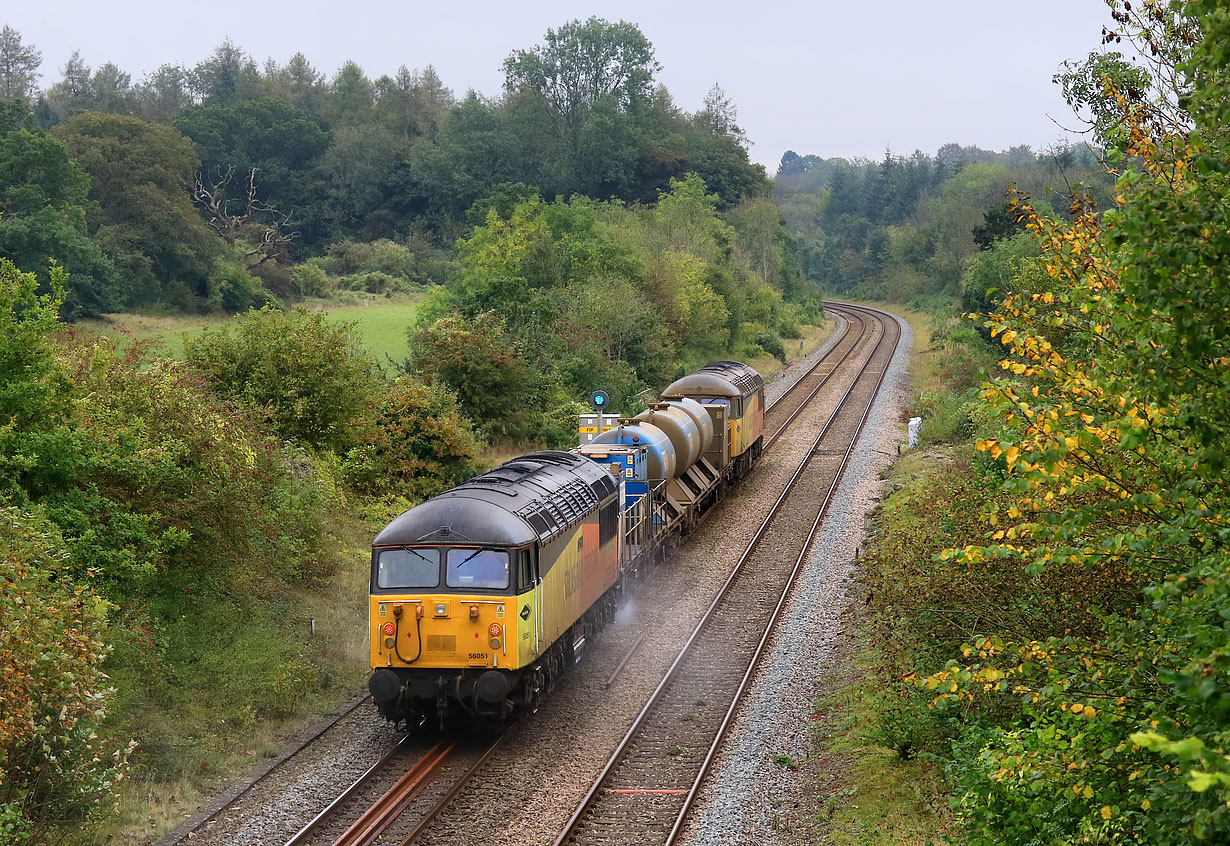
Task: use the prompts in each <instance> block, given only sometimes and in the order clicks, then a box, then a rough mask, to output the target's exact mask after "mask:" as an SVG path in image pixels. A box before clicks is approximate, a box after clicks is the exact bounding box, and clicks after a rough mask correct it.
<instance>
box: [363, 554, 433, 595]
mask: <svg viewBox="0 0 1230 846" xmlns="http://www.w3.org/2000/svg"><path fill="white" fill-rule="evenodd" d="M438 584H440V550H438V549H382V550H380V556H379V558H377V559H376V586H377V587H380V588H433V587H435V586H436V585H438Z"/></svg>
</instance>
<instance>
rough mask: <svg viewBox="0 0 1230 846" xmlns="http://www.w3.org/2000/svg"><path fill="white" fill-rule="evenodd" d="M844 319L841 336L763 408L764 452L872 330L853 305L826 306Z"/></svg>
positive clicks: (865, 313) (866, 313)
mask: <svg viewBox="0 0 1230 846" xmlns="http://www.w3.org/2000/svg"><path fill="white" fill-rule="evenodd" d="M829 311H832V312H834V313H836V314H839V315H841V317H842V318H843V319H844V320H845V323H846V325H845V328H844V330H843V331H842V334H841V336H840V337H839V338H838V339H837V340H836V341H835V342H834V343H833V345H832V346H830V347H829V349H828V351H827V352H826V353H825V354H824V355H823V356H821V357H820V360H819V361H817V362H816V363H815V364H814V365H812V366H811V367H810V368H808V370H807V371H806V372H805V373H803V374H801V375H800V376H799V377H798V378H797V379H796V380H795V381H794V382H793V384H791V385H790V387H789V388H787V389H786V390H785V391H784V392H783V393H782V394H781V395H780V396H779V397H778V398H777V399H775V400H774V401H773V402H771V403H769V405H768V407H767V408H766V409H765V418H764V430H765V443H764V449H765V450H766V451H767V450H768V449H769V447H770V446H771V445H772V444H773V442H774V441H776V440H777V438H778V437H779V436H780V435H782V434H783V433H785V431H786V429H787V428H788V427H789V426H790V424H791V423H793V422H794V421H795V419H796V418H797V417H798V416H799V414H801V413H802V411H803V409H804V408H806V407H807V404H808V403H810V402H811V401H812V400H813V399H815V397H816V395H817V394H818V393H819V392H820V389H821V388H823V387H824V386H825V385H826V384H828V382H829V380H830V379H832V378H833V375H834V374H835V373H837V372H838V369H839V368H840V367H841V365H842V364H844V363H845V362H846V361H847V360H848V359H849V358H850V356H851V355H852V354H853V353H854V351H855V350H856V349H858V347H859V345H860V344H861V343H862V341H863V340H864V338H866V337H867V335H868V333H870V332H871V331H872V329H871V327H872V324H873V322H874V321H873V320H872V318H871V317H870V316H869V315H870V314H871V312H870V311H869V310H867V309H863V308H859V307H857V306H844V307H840V308H830V309H829Z"/></svg>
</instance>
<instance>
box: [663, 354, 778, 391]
mask: <svg viewBox="0 0 1230 846" xmlns="http://www.w3.org/2000/svg"><path fill="white" fill-rule="evenodd" d="M762 390H764V379H763V378H762V377H761V375H760V374H759V373H757V372H756V370H755V368H752V367H749V366H747V365H746V364H743V363H742V362H739V361H715V362H713V363H712V364H706V365H705V366H704V367H702V368H700V369H699V370H697V371H695V372H693V373H689V374H688V375H687V376H684V377H683V378H681V379H676V380H675V381H674V382H672V383H671V384H670V385H668V386H667V387H666V390H665V391H664V392H663V394H662V397H663V399H676V398H678V397H684V396H699V397H708V396H733V395H734V394H738V395H739V396H742V397H744V398H747V397H750V396H752V395H754V394H758V393H760V392H761V391H762Z"/></svg>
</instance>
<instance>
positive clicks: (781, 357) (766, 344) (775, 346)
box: [752, 330, 786, 364]
mask: <svg viewBox="0 0 1230 846" xmlns="http://www.w3.org/2000/svg"><path fill="white" fill-rule="evenodd" d="M752 341H753V343H755V344H756V346H758V347H760V348H761V349H762V350H764V351H765V352H767V353H768V354H769V355H771V356H773V357H774V358H775V359H777V360H778V361H780V362H781V363H782V364H785V363H786V347H785V346H784V345H783V344H782V339H781V338H779V337H777V336H776V335H774V334H773V333H772V332H769V331H768V330H765V331H761V332H757V333H756V337H755V338H753V339H752Z"/></svg>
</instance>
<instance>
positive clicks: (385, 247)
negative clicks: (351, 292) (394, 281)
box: [318, 238, 415, 281]
mask: <svg viewBox="0 0 1230 846" xmlns="http://www.w3.org/2000/svg"><path fill="white" fill-rule="evenodd" d="M318 261H319V263H320V264H321V266H322V267H323V268H324V270H325V271H326V272H328V273H331V274H333V275H334V276H351V275H355V274H363V273H371V272H375V273H383V274H385V275H387V276H396V277H398V278H399V279H403V280H406V281H409V280H411V279H413V278H414V274H415V259H414V253H412V252H411V251H410V250H409V248H407V247H405V246H403V245H401V244H398V243H396V242H395V241H390V240H388V239H387V238H384V239H381V240H379V241H372V242H370V243H360V242H358V241H339V242H338V243H336V244H332V245H330V246H329V252H328V255H326V256H324V257H322V258H320V259H318Z"/></svg>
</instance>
